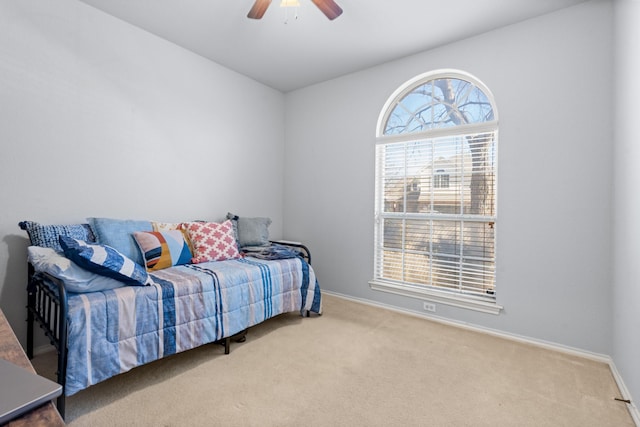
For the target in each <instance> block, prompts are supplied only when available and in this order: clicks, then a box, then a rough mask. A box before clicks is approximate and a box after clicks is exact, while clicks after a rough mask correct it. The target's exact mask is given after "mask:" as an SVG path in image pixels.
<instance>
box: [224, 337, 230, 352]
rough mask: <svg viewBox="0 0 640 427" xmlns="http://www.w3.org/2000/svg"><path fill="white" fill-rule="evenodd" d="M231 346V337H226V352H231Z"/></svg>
mask: <svg viewBox="0 0 640 427" xmlns="http://www.w3.org/2000/svg"><path fill="white" fill-rule="evenodd" d="M230 347H231V337H227V338H225V339H224V354H229V348H230Z"/></svg>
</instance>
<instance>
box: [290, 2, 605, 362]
mask: <svg viewBox="0 0 640 427" xmlns="http://www.w3.org/2000/svg"><path fill="white" fill-rule="evenodd" d="M612 14H613V10H612V4H611V3H610V2H602V1H596V2H588V3H584V4H581V5H579V6H576V7H572V8H568V9H564V10H561V11H559V12H556V13H552V14H549V15H545V16H542V17H540V18H536V19H532V20H528V21H525V22H522V23H518V24H515V25H512V26H509V27H505V28H502V29H499V30H496V31H492V32H489V33H486V34H483V35H481V36H478V37H474V38H470V39H467V40H463V41H460V42H457V43H453V44H450V45H447V46H443V47H441V48H439V49H434V50H431V51H427V52H423V53H420V54H417V55H415V56H411V57H407V58H404V59H401V60H397V61H393V62H390V63H386V64H382V65H380V66H376V67H373V68H370V69H367V70H363V71H361V72H357V73H354V74H350V75H347V76H344V77H341V78H338V79H335V80H331V81H327V82H324V83H321V84H318V85H315V86H310V87H307V88H304V89H300V90H298V91H295V92H291V93H288V94H287V95H286V149H285V152H286V162H285V165H286V170H285V193H284V200H285V205H284V206H285V207H284V224H285V229H284V230H285V236H286V237H288V238H295V239H301V240H303V241H305V242H307V243H308V244H309V245H310V247H311V248H312V250H313V256H314V261H313V262H314V267H315V269H316V270H317V274H318V277H319V278H320V280H321V286H322V287H323V288H324V289H326V290H330V291H334V292H337V293H341V294H345V295H349V296H352V297H356V298H362V299H367V300H371V301H375V302H379V303H384V304H390V305H393V306H396V307H401V308H405V309H410V310H417V311H422V302H421V301H419V300H415V299H410V298H405V297H401V296H396V295H391V294H387V293H382V292H379V291H372V290H371V289H370V288H369V285H368V283H367V281H368V280H370V279H371V278H372V272H373V231H374V225H373V210H374V143H375V130H376V121H377V119H378V115H379V114H380V111H381V109H382V107H383V105H384V103H385V101H386V100H387V98H388V97H389V96H390V95H391V94H392V93H393V91H394V90H395V89H396V88H398V87H399V86H400V85H402V84H403V83H404V82H405V81H407V80H409V79H410V78H412V77H414V76H416V75H418V74H421V73H424V72H426V71H430V70H434V69H441V68H456V69H460V70H464V71H467V72H469V73H471V74H473V75H475V76H476V77H477V78H479V79H480V80H481V81H482V82H484V83H485V84H486V85H487V86H488V87H489V88H490V90H491V91H492V92H493V94H494V96H495V100H496V104H497V107H498V111H499V118H500V131H499V132H500V138H499V178H498V185H499V187H498V222H497V234H498V242H497V244H498V246H497V281H496V283H497V300H498V303H499V304H501V305H503V306H504V312H503V313H502V314H500V315H499V316H495V315H491V314H481V313H478V312H474V311H469V310H465V309H459V308H455V307H450V306H446V305H440V304H439V305H438V306H437V312H436V314H437V315H439V316H442V317H445V318H447V319H452V320H455V321H458V322H465V323H470V324H474V325H478V326H482V327H485V328H492V329H497V330H500V331H503V332H507V333H511V334H517V335H522V336H526V337H531V338H534V339H537V340H541V341H548V342H552V343H558V344H561V345H564V346H569V347H575V348H579V349H582V350H586V351H590V352H594V353H598V354H610V350H611V346H612V340H611V330H612V293H611V259H610V249H611V244H610V234H611V231H612V230H611V213H610V207H611V206H610V205H611V185H612V178H611V177H612V130H611V129H612V107H613V95H612V89H613V84H612V81H611V76H612V72H613V69H612V64H611V62H612V58H613V57H612V53H611V46H612V19H613V18H612Z"/></svg>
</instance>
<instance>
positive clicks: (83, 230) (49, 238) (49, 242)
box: [18, 221, 95, 253]
mask: <svg viewBox="0 0 640 427" xmlns="http://www.w3.org/2000/svg"><path fill="white" fill-rule="evenodd" d="M18 226H20V228H21V229H23V230H24V231H26V232H27V234H28V235H29V240H30V241H31V246H40V247H43V248H51V249H53V250H54V251H56V252H60V253H61V252H62V247H61V246H60V242H59V241H58V236H68V237H73V238H74V239H78V240H84V241H85V242H95V238H94V236H93V233H92V232H91V227H89V224H71V225H43V224H39V223H37V222H34V221H22V222H20V223H18Z"/></svg>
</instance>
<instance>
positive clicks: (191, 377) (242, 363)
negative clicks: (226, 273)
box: [33, 296, 634, 427]
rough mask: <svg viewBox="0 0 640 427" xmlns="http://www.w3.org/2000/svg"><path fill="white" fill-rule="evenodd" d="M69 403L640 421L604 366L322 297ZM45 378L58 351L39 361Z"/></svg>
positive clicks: (299, 417)
mask: <svg viewBox="0 0 640 427" xmlns="http://www.w3.org/2000/svg"><path fill="white" fill-rule="evenodd" d="M324 311H325V312H324V315H323V316H321V317H312V318H308V319H307V318H301V317H299V316H298V315H295V314H287V315H282V316H279V317H277V318H275V319H271V320H269V321H267V322H265V323H264V324H262V325H259V326H256V327H254V328H252V329H250V331H249V334H248V336H247V341H246V342H245V343H238V344H235V345H233V346H232V347H231V354H229V355H226V356H225V355H224V354H223V348H222V347H220V346H218V345H208V346H204V347H201V348H198V349H195V350H191V351H188V352H185V353H182V354H178V355H175V356H172V357H169V358H166V359H163V360H160V361H157V362H154V363H152V364H149V365H146V366H143V367H140V368H136V369H134V370H132V371H130V372H128V373H126V374H122V375H119V376H117V377H115V378H112V379H110V380H107V381H105V382H103V383H101V384H97V385H95V386H93V387H90V388H89V389H87V390H84V391H82V392H80V393H77V394H76V395H74V396H71V397H69V398H68V399H67V416H66V419H67V422H68V423H69V425H71V426H92V427H94V426H121V425H122V426H124V425H127V426H301V425H305V426H536V427H541V426H580V427H586V426H594V427H595V426H597V427H603V426H615V427H622V426H633V425H634V424H633V421H632V420H631V417H630V416H629V414H628V412H627V409H626V407H625V404H624V403H621V402H617V401H615V400H614V397H616V396H618V395H619V392H618V389H617V387H616V385H615V382H614V379H613V376H612V374H611V372H610V370H609V367H608V366H607V365H605V364H603V363H598V362H594V361H591V360H587V359H582V358H579V357H575V356H570V355H566V354H563V353H558V352H554V351H549V350H544V349H540V348H537V347H535V346H530V345H526V344H521V343H517V342H512V341H509V340H504V339H501V338H496V337H493V336H490V335H486V334H481V333H477V332H471V331H467V330H464V329H459V328H455V327H450V326H445V325H442V324H439V323H435V322H430V321H428V320H425V319H420V318H417V317H412V316H408V315H403V314H399V313H396V312H392V311H388V310H383V309H379V308H374V307H370V306H367V305H363V304H358V303H354V302H350V301H346V300H343V299H341V298H337V297H333V296H325V299H324ZM33 364H34V366H35V367H36V369H37V370H38V371H39V372H40V373H41V374H43V375H47V376H51V375H52V374H53V371H54V370H55V368H54V367H53V366H54V365H53V357H52V353H47V354H45V355H42V356H38V357H36V358H35V359H34V360H33Z"/></svg>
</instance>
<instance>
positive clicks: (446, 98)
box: [370, 70, 501, 314]
mask: <svg viewBox="0 0 640 427" xmlns="http://www.w3.org/2000/svg"><path fill="white" fill-rule="evenodd" d="M376 133H377V138H376V182H375V187H376V189H375V194H376V202H375V203H376V206H375V224H376V233H375V269H374V278H373V280H372V281H371V282H370V283H371V287H372V288H373V289H378V290H384V291H388V292H394V293H399V294H402V295H408V296H413V297H418V298H422V299H426V300H429V301H435V302H441V303H444V304H449V305H455V306H461V307H465V308H471V309H476V310H481V311H486V312H490V313H495V314H497V313H499V311H500V309H501V307H500V306H498V305H497V304H496V301H495V298H496V285H495V271H496V268H495V265H496V257H495V253H496V251H495V237H496V184H497V182H496V171H497V147H498V117H497V111H496V108H495V105H494V101H493V96H492V95H491V93H490V91H489V90H488V88H486V87H485V86H484V85H483V84H482V83H481V82H480V81H479V80H477V79H476V78H474V77H473V76H471V75H469V74H467V73H463V72H461V71H454V70H438V71H434V72H430V73H426V74H423V75H421V76H418V77H416V78H414V79H412V80H410V81H408V82H406V83H405V84H404V85H402V86H401V87H400V88H399V89H398V90H397V91H396V92H395V93H394V94H393V95H392V96H391V97H390V98H389V100H388V101H387V103H386V104H385V106H384V108H383V109H382V112H381V113H380V117H379V120H378V128H377V132H376Z"/></svg>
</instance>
